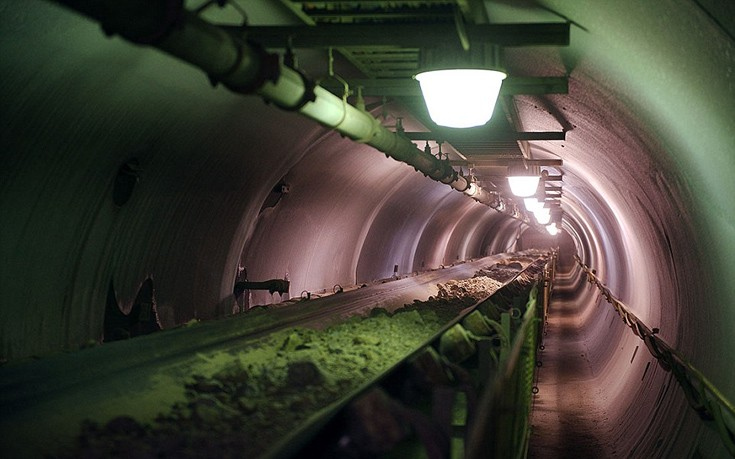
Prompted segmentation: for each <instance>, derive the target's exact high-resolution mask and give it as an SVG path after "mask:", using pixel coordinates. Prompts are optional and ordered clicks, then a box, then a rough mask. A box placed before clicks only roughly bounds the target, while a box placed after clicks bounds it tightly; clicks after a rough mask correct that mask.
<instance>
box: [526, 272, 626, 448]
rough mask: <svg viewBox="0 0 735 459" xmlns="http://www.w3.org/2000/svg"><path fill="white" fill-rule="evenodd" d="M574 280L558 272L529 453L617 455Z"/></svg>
mask: <svg viewBox="0 0 735 459" xmlns="http://www.w3.org/2000/svg"><path fill="white" fill-rule="evenodd" d="M572 293H573V292H570V291H569V282H568V281H567V282H565V279H564V278H563V277H561V278H560V277H557V286H556V287H555V290H554V295H553V296H552V299H551V304H550V305H549V310H548V323H547V325H546V332H547V334H546V335H545V336H544V340H543V344H544V346H545V349H544V350H543V351H542V352H541V353H540V354H539V358H540V360H541V361H542V362H543V364H542V366H541V367H540V368H539V371H538V382H537V386H538V388H539V392H538V394H536V395H534V401H533V410H532V413H531V429H532V430H531V440H530V446H529V452H528V457H530V458H579V457H594V458H604V457H616V455H615V451H614V450H612V448H611V444H612V441H611V439H610V438H606V434H607V433H609V432H610V431H611V429H610V427H611V426H609V425H608V423H609V422H610V421H609V417H608V415H607V414H606V413H605V411H604V410H603V409H602V408H601V407H600V406H598V404H597V402H596V401H597V400H600V399H602V392H603V391H604V388H603V387H601V385H600V384H599V381H598V380H597V379H596V378H595V375H594V373H593V371H592V366H591V365H590V362H589V360H588V357H587V356H588V352H587V343H586V342H585V340H584V338H583V337H584V334H583V330H582V329H581V327H580V325H579V323H578V322H577V320H576V318H577V317H578V315H579V314H578V312H579V307H580V305H578V304H576V303H575V302H574V301H573V300H572V298H574V295H573V294H572Z"/></svg>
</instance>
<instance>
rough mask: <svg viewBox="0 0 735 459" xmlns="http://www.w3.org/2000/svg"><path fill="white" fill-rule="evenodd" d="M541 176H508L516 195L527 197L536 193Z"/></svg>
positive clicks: (511, 188)
mask: <svg viewBox="0 0 735 459" xmlns="http://www.w3.org/2000/svg"><path fill="white" fill-rule="evenodd" d="M539 178H540V177H538V176H534V175H513V176H509V177H508V185H510V191H511V192H512V193H513V194H514V195H516V196H518V197H519V198H527V197H529V196H532V195H533V194H534V193H536V189H537V188H538V181H539Z"/></svg>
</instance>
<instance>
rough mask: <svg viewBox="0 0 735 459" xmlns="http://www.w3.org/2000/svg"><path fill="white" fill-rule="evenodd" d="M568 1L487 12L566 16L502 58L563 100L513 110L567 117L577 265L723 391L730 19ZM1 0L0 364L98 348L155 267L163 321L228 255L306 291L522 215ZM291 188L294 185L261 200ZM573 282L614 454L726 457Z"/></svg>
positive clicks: (218, 282)
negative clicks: (566, 42)
mask: <svg viewBox="0 0 735 459" xmlns="http://www.w3.org/2000/svg"><path fill="white" fill-rule="evenodd" d="M258 3H259V4H265V3H266V2H258ZM576 3H577V2H575V4H573V5H571V4H569V2H563V1H544V2H520V3H516V5H517V6H510V5H506V4H505V2H486V6H487V8H488V11H489V12H490V13H491V15H492V17H493V20H495V21H504V20H514V21H532V20H559V17H560V16H561V17H565V18H568V19H570V20H572V21H573V24H575V25H574V26H573V27H572V46H571V47H570V48H569V49H568V50H564V51H562V52H558V50H553V51H547V50H539V49H531V50H521V49H519V50H510V51H509V52H508V56H507V57H508V62H507V66H508V68H509V70H510V71H511V73H513V72H517V73H518V74H522V75H551V74H566V73H568V74H569V76H570V92H569V94H568V95H559V96H546V97H519V98H518V99H517V101H518V102H517V105H518V108H519V113H520V115H521V119H522V122H523V128H524V129H526V130H554V129H562V128H563V129H566V130H568V133H567V140H566V141H565V142H563V143H561V144H559V143H551V142H538V143H535V144H534V145H533V146H532V151H534V153H535V154H537V155H539V156H544V155H558V156H560V157H562V158H563V159H564V161H565V166H564V173H565V181H564V190H565V191H564V193H565V194H564V196H565V198H564V208H565V210H566V212H567V216H566V218H565V221H564V224H563V227H564V228H565V230H566V231H567V232H568V233H569V234H571V235H572V238H573V240H574V242H575V245H576V247H577V250H578V252H579V253H580V255H581V256H582V257H583V258H584V260H585V262H587V263H588V264H590V265H591V266H592V267H593V268H596V269H597V270H598V274H600V276H601V277H602V279H604V280H605V282H606V283H607V284H608V285H609V287H610V288H611V290H612V291H613V292H614V293H616V294H617V295H618V296H619V297H620V298H621V299H622V300H623V301H624V302H625V303H626V304H628V305H629V306H630V307H631V308H632V309H633V311H634V312H635V313H636V314H637V315H638V316H639V317H641V318H642V319H643V320H644V321H645V322H646V323H647V324H648V325H649V326H651V327H658V328H660V329H661V336H663V337H664V338H665V339H666V340H667V341H668V342H669V343H671V344H672V345H674V346H675V347H676V348H678V349H680V350H681V351H682V353H683V354H684V355H686V356H688V357H689V358H690V359H691V361H692V362H693V363H694V364H695V365H696V366H697V367H699V368H700V369H701V370H702V371H703V373H704V374H705V375H707V376H708V377H709V378H710V379H711V380H712V381H713V382H714V383H715V384H716V385H717V386H718V387H719V388H720V390H722V391H723V392H724V393H725V395H726V396H728V398H730V399H731V400H733V399H735V387H733V386H732V384H731V382H732V381H733V380H735V365H734V364H733V363H732V361H731V359H730V358H729V352H728V351H729V350H731V349H733V347H734V346H735V333H733V332H732V324H733V323H735V308H733V307H732V305H731V304H732V301H731V300H732V298H733V293H735V291H734V289H735V287H734V286H733V284H732V282H731V279H732V278H733V277H734V275H735V244H734V243H733V241H735V230H734V229H733V228H735V225H733V223H734V220H735V211H733V210H732V209H731V206H729V204H730V201H731V199H732V198H731V196H732V195H733V194H734V192H735V184H734V183H735V182H734V181H733V180H732V176H733V173H734V172H735V159H733V156H732V155H733V152H734V151H735V130H734V129H733V128H732V120H733V119H735V77H733V67H734V66H735V49H733V48H734V47H733V40H732V36H733V35H732V33H728V24H727V23H724V24H723V23H722V22H720V23H719V24H718V23H717V22H716V21H715V20H713V18H714V19H716V18H717V17H732V15H730V16H728V15H726V14H725V15H723V14H722V11H718V10H717V9H716V7H714V6H712V5H710V4H709V2H704V5H708V7H709V10H705V9H704V8H702V7H700V6H698V5H697V4H696V3H695V2H688V1H684V0H664V1H661V2H656V4H653V3H652V2H645V3H644V2H637V1H633V0H629V1H622V2H615V3H614V4H612V3H611V2H586V3H585V4H583V5H580V4H576ZM538 6H542V7H543V8H544V9H543V10H541V9H539V8H538ZM720 8H725V9H726V8H727V7H720ZM0 11H2V14H0V33H1V35H0V36H2V40H0V55H2V56H3V58H2V59H0V66H1V68H2V75H3V78H2V82H1V83H0V106H1V107H2V120H3V121H2V128H1V129H2V131H1V136H0V139H1V140H0V145H1V146H2V150H1V151H2V153H1V155H2V164H3V167H2V168H0V219H1V220H2V222H1V227H0V251H1V252H0V253H1V254H2V256H1V259H2V262H0V292H2V299H1V301H2V306H1V307H0V357H2V358H3V359H9V360H13V359H18V358H22V357H26V356H30V355H35V354H38V355H42V354H47V353H50V352H55V351H58V350H60V349H63V348H70V347H75V346H78V345H80V344H82V343H84V342H86V341H88V340H96V339H99V337H100V336H101V330H102V320H103V311H104V303H105V297H106V293H107V287H108V284H109V282H110V280H111V279H112V280H113V281H114V285H115V287H116V290H117V293H118V296H119V298H120V299H121V302H122V304H123V306H127V307H130V303H131V302H132V300H133V298H134V296H135V294H136V292H137V289H138V286H139V285H140V283H141V282H142V281H143V280H144V279H145V278H146V277H148V276H152V277H153V279H154V283H155V287H156V295H157V300H158V306H159V311H160V314H161V316H162V320H163V321H164V323H165V324H166V325H168V326H171V325H174V324H178V323H183V322H186V321H187V320H189V319H191V318H195V317H197V318H208V317H212V316H215V315H216V314H217V311H218V310H222V309H223V308H226V307H227V304H228V301H229V297H228V295H229V294H230V292H231V289H232V285H233V282H234V277H235V275H236V272H237V268H238V265H239V264H243V265H245V266H247V268H248V273H249V277H250V278H251V279H257V280H261V279H263V278H270V277H282V276H283V275H285V273H286V272H288V273H289V276H290V279H291V280H292V282H293V284H292V290H291V294H292V295H297V294H298V292H300V291H301V290H313V289H320V288H327V289H330V288H331V286H332V285H334V284H336V283H340V284H351V283H358V282H363V281H367V280H371V279H378V278H383V277H388V276H390V275H392V274H393V267H394V265H398V266H399V273H400V274H405V273H408V272H412V271H415V270H419V269H421V268H422V266H423V267H424V268H432V267H436V266H438V265H440V264H447V263H452V262H453V261H456V259H457V257H458V256H459V257H460V259H463V258H469V257H478V256H481V255H484V254H486V253H487V252H488V251H490V252H499V251H502V250H504V249H505V248H507V247H512V246H513V243H514V242H515V240H516V239H517V237H518V234H517V231H518V225H517V223H515V222H514V221H513V220H508V219H506V218H504V217H502V216H501V215H499V214H497V213H495V212H494V211H492V210H490V209H487V208H485V207H483V206H481V205H480V204H476V203H474V202H473V201H471V200H470V199H468V198H466V197H464V196H462V195H461V194H459V193H457V192H454V191H451V190H450V189H448V188H447V187H445V186H443V185H440V184H436V183H434V182H431V181H429V180H428V179H425V178H424V177H422V176H421V175H420V174H418V173H416V172H414V171H413V170H412V169H411V168H409V167H407V166H404V165H401V164H398V163H396V162H395V161H393V160H390V159H386V158H385V157H384V156H383V155H382V154H380V153H378V152H376V151H372V150H371V149H370V148H368V147H365V146H362V145H358V144H355V143H353V142H351V141H349V140H346V139H343V138H341V137H340V136H338V135H336V134H334V133H329V132H327V131H326V130H325V129H323V128H321V127H319V126H316V125H315V124H314V123H312V122H310V121H308V120H305V119H303V118H300V117H299V116H297V115H293V114H289V113H285V112H282V111H279V110H278V109H276V108H273V107H269V106H266V105H264V104H263V103H262V102H261V101H260V100H258V99H256V98H254V97H242V96H238V95H235V94H232V93H230V92H228V91H226V90H225V89H223V88H216V89H212V88H211V87H209V86H208V83H207V80H206V77H205V76H204V75H202V74H201V72H199V71H197V70H196V69H193V68H191V67H190V66H188V65H187V64H184V63H181V62H177V61H175V60H173V59H171V58H169V57H167V56H164V55H162V54H160V53H159V52H157V51H155V50H152V49H145V48H140V47H135V46H132V45H130V44H127V43H124V42H123V41H121V40H120V39H119V38H113V39H108V38H105V37H104V36H103V34H102V33H101V31H100V29H99V27H98V26H97V25H96V24H93V23H91V22H89V21H87V20H85V19H83V18H80V17H78V16H76V15H74V14H72V13H70V12H68V11H65V10H62V9H61V8H59V7H56V6H54V5H51V4H48V3H46V2H40V1H29V2H23V4H19V3H17V2H11V1H7V0H3V1H1V2H0ZM273 11H275V9H274V10H273ZM261 13H262V12H260V11H259V13H258V15H254V17H253V18H252V19H253V20H257V19H260V18H261V17H260V16H259V14H261ZM267 19H269V18H267V17H264V19H263V20H267ZM730 32H732V29H730ZM133 157H135V158H137V159H138V160H139V162H140V172H139V182H138V184H137V186H136V188H135V189H134V191H133V194H132V196H131V198H130V201H128V202H127V203H126V204H125V205H123V206H122V207H117V206H115V205H114V204H113V202H112V198H111V196H112V190H113V186H114V183H115V176H116V174H117V171H118V169H119V168H120V166H121V165H122V164H123V163H125V162H126V161H128V160H129V159H130V158H133ZM282 179H284V180H285V182H286V183H288V184H289V186H290V187H291V188H290V192H289V193H288V194H286V195H283V196H282V197H281V200H280V201H279V202H278V203H277V204H276V205H275V206H274V207H269V208H266V209H264V210H263V211H262V212H261V211H260V209H261V206H262V205H263V204H264V203H265V202H266V201H268V199H269V197H270V196H271V190H272V189H273V187H274V186H276V185H277V184H279V183H280V181H281V180H282ZM572 275H573V276H575V275H576V276H579V271H578V270H573V271H572ZM570 294H572V295H574V296H575V298H576V299H577V300H578V302H579V304H580V305H581V308H580V314H579V321H580V325H582V326H584V327H585V329H586V330H587V336H588V340H587V341H588V343H589V351H590V352H589V354H590V356H589V357H590V358H589V360H590V362H591V365H593V366H594V369H595V374H596V375H597V379H598V380H599V385H600V388H601V392H600V401H599V406H600V413H601V414H604V416H606V417H607V418H608V420H607V423H606V424H605V425H606V427H607V428H608V429H609V430H610V432H612V433H611V436H612V437H613V439H614V441H615V444H614V447H615V448H616V450H617V453H618V454H619V455H623V456H626V455H632V456H635V457H647V456H652V457H690V456H693V455H695V454H700V455H702V456H704V457H719V456H723V455H724V452H723V450H722V448H721V447H720V446H719V440H718V439H717V438H716V437H715V436H714V434H713V433H712V432H711V431H710V430H707V429H704V428H703V427H702V425H701V423H700V421H699V420H698V419H697V418H696V415H695V414H694V413H693V412H692V411H691V410H690V409H689V408H688V407H687V405H686V402H685V401H684V398H683V396H682V395H681V393H680V392H679V390H678V388H676V387H670V388H669V389H666V388H667V387H669V386H672V385H674V383H673V381H672V379H671V377H670V375H669V374H668V373H665V372H663V371H662V370H661V368H660V367H658V366H657V365H655V362H654V363H653V364H652V365H651V367H650V368H649V370H648V371H647V372H646V370H645V367H646V363H647V362H649V361H650V360H651V358H650V356H649V355H648V354H647V353H645V349H641V350H640V351H639V352H638V358H636V359H635V360H634V362H633V363H632V364H631V363H630V356H631V354H632V353H633V350H634V348H635V346H640V345H641V344H642V343H641V341H640V340H639V339H638V338H636V337H635V336H633V335H632V334H631V333H630V332H629V331H628V330H627V329H625V328H624V326H623V324H622V323H621V322H620V321H619V320H618V319H617V318H616V317H615V316H614V315H613V314H611V313H610V312H609V309H606V308H609V307H608V306H607V305H606V304H600V298H599V295H598V294H597V292H595V291H594V290H593V289H592V288H591V287H589V286H586V285H584V284H582V286H581V287H580V288H578V289H575V290H574V291H572V292H571V293H570ZM644 373H645V375H644Z"/></svg>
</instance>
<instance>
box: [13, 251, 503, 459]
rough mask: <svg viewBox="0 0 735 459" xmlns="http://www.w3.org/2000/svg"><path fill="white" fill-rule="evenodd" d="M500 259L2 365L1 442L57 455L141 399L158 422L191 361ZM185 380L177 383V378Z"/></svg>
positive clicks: (418, 291) (144, 412) (28, 452)
mask: <svg viewBox="0 0 735 459" xmlns="http://www.w3.org/2000/svg"><path fill="white" fill-rule="evenodd" d="M502 258H503V257H502V256H494V257H488V258H484V259H481V260H477V261H473V262H468V263H464V264H461V265H457V266H454V267H449V268H446V269H442V270H436V271H432V272H427V273H423V274H420V275H417V276H414V277H408V278H404V279H399V280H395V281H391V282H386V283H378V284H375V285H370V286H367V287H364V288H361V289H356V290H352V291H347V292H344V293H341V294H336V295H331V296H328V297H324V298H319V299H315V300H310V301H306V302H300V303H296V304H294V305H291V306H288V307H282V308H281V307H277V308H274V309H273V310H271V311H268V312H267V313H262V312H260V313H250V314H241V315H238V316H233V317H229V318H227V319H223V320H217V321H211V322H206V323H199V324H196V325H193V326H190V327H181V328H177V329H173V330H166V331H163V332H160V333H156V334H153V335H148V336H144V337H139V338H135V339H132V340H128V341H121V342H115V343H110V344H105V345H102V346H99V347H95V348H91V349H86V350H82V351H78V352H73V353H65V354H59V355H55V356H52V357H49V358H46V359H42V360H39V361H34V362H29V363H23V364H11V365H6V366H5V367H3V368H0V413H2V414H1V417H0V431H2V432H3V435H2V439H1V440H0V442H1V443H2V444H1V445H0V449H1V450H2V451H5V452H7V453H11V456H14V454H13V453H18V454H20V455H23V456H26V457H28V456H30V457H33V456H40V455H43V454H48V453H54V452H55V451H58V449H59V447H60V446H62V445H65V444H68V442H69V440H70V439H72V438H74V437H75V436H76V435H77V434H78V432H79V425H80V422H81V421H83V420H85V419H92V420H95V421H97V422H101V423H104V422H106V421H107V420H109V419H112V418H114V417H115V416H118V415H119V414H120V413H126V412H128V410H129V409H130V408H131V407H132V406H135V409H134V410H135V412H136V413H137V415H136V417H138V416H140V418H141V420H143V421H145V420H146V419H147V420H152V419H153V418H154V417H155V416H156V415H157V414H158V413H159V412H160V411H161V407H164V406H169V405H172V404H174V403H176V402H180V401H181V400H182V395H183V394H182V391H183V389H181V390H179V391H177V390H171V387H174V385H173V384H171V382H172V380H173V379H175V378H177V377H179V378H181V377H183V376H186V375H187V370H188V369H189V368H190V364H191V363H192V362H201V361H203V360H204V361H206V360H207V359H208V358H211V355H213V353H220V354H221V353H227V352H228V351H229V350H232V349H236V348H238V347H241V346H243V343H245V342H248V341H249V340H252V339H253V338H254V337H256V336H262V335H264V334H267V333H272V332H274V331H276V330H279V329H283V328H285V327H289V326H293V325H294V324H300V325H311V326H326V325H328V324H330V323H332V322H335V321H338V320H340V319H342V318H344V317H345V316H349V315H351V314H356V313H358V314H359V313H364V312H366V311H368V310H370V309H372V308H374V307H383V308H385V309H388V310H392V309H396V308H399V307H401V306H402V305H403V304H405V303H411V302H413V300H415V299H419V300H426V299H427V298H428V297H429V296H432V295H436V293H437V287H436V284H437V283H445V282H447V281H449V280H451V279H464V278H469V277H472V275H473V274H474V273H475V272H476V271H477V270H478V269H480V268H482V267H487V266H490V265H492V264H494V263H496V262H497V261H499V260H500V259H502ZM179 386H181V385H180V384H179Z"/></svg>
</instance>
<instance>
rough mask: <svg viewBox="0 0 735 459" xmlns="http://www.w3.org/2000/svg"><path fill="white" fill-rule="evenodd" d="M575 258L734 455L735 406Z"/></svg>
mask: <svg viewBox="0 0 735 459" xmlns="http://www.w3.org/2000/svg"><path fill="white" fill-rule="evenodd" d="M574 259H575V260H576V261H577V263H578V264H579V265H580V266H581V267H582V270H583V271H584V272H585V273H586V275H587V281H588V282H589V283H591V284H594V285H595V286H596V287H597V288H598V289H600V291H601V292H602V295H603V296H604V297H605V300H607V302H608V303H610V304H611V305H612V306H613V308H614V309H615V312H617V313H618V315H619V316H620V318H621V319H622V320H623V322H624V323H625V324H626V325H627V326H628V327H630V328H631V330H633V333H635V334H636V336H638V337H639V338H640V339H642V340H643V342H644V343H645V344H646V347H647V348H648V350H649V352H650V353H651V355H653V356H654V357H655V358H656V360H658V363H659V365H661V368H663V369H664V370H665V371H671V372H672V373H673V374H674V377H675V378H676V380H677V381H678V383H679V386H681V388H682V390H683V391H684V395H685V396H686V398H687V401H688V402H689V404H690V405H691V407H692V408H693V409H694V410H695V411H696V412H697V414H698V415H699V417H700V418H701V419H702V420H703V421H706V424H707V425H708V426H710V427H714V429H715V430H716V431H717V433H718V434H719V436H720V438H721V439H722V443H723V444H724V446H725V448H726V449H727V451H728V452H729V453H730V454H731V455H733V456H735V405H733V404H732V402H730V401H729V400H728V399H727V398H725V396H724V395H722V393H721V392H720V391H719V390H718V389H717V387H715V386H714V384H712V382H710V380H709V379H707V378H706V377H705V376H704V375H703V374H702V372H701V371H699V370H698V369H697V368H696V367H695V366H694V365H692V364H691V363H690V362H689V361H688V360H687V359H686V358H685V357H684V356H683V355H682V354H681V353H680V352H679V351H677V350H676V349H674V348H672V347H671V346H670V345H669V344H668V343H667V342H666V341H664V340H663V339H662V338H660V337H658V336H656V334H657V333H658V329H657V328H653V329H651V328H649V327H648V326H647V325H646V324H644V323H643V322H642V321H641V320H640V319H639V318H638V317H636V316H635V314H633V313H632V312H631V311H630V308H628V306H626V305H625V304H624V303H623V302H622V301H620V300H619V299H618V298H616V297H615V296H614V295H613V294H612V293H611V292H610V289H609V288H607V287H606V286H605V284H603V283H602V281H600V278H599V277H597V274H596V272H595V271H593V270H592V269H590V267H589V266H587V265H585V264H584V263H583V262H582V260H581V259H580V258H579V257H578V256H577V255H575V256H574ZM713 424H714V425H713Z"/></svg>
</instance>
